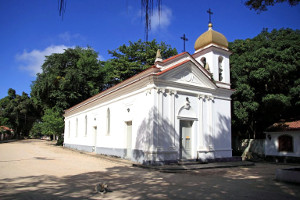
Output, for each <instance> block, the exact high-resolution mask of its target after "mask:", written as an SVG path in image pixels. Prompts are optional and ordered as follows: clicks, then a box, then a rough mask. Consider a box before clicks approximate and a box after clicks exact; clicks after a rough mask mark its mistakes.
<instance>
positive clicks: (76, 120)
mask: <svg viewBox="0 0 300 200" xmlns="http://www.w3.org/2000/svg"><path fill="white" fill-rule="evenodd" d="M77 136H78V118H76V137H77Z"/></svg>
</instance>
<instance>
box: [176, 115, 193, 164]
mask: <svg viewBox="0 0 300 200" xmlns="http://www.w3.org/2000/svg"><path fill="white" fill-rule="evenodd" d="M193 122H194V121H190V120H180V137H179V140H180V141H179V145H180V146H179V158H180V159H191V158H192V127H193Z"/></svg>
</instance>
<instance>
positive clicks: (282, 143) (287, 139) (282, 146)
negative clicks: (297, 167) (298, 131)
mask: <svg viewBox="0 0 300 200" xmlns="http://www.w3.org/2000/svg"><path fill="white" fill-rule="evenodd" d="M278 144H279V146H278V151H287V152H293V151H294V148H293V137H292V136H290V135H281V136H279V137H278Z"/></svg>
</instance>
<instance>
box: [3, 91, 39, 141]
mask: <svg viewBox="0 0 300 200" xmlns="http://www.w3.org/2000/svg"><path fill="white" fill-rule="evenodd" d="M0 111H1V112H0V120H1V125H4V126H8V127H11V128H12V129H13V130H14V132H15V133H16V135H17V136H20V135H21V133H22V136H28V133H29V131H30V129H31V127H32V124H33V122H34V121H35V120H36V118H37V117H38V115H37V113H36V112H35V111H36V109H35V105H34V103H33V102H32V100H31V99H30V97H29V96H28V94H26V93H25V92H23V93H22V96H20V95H17V94H16V91H15V90H14V89H12V88H10V89H9V90H8V96H6V97H4V98H2V99H1V100H0Z"/></svg>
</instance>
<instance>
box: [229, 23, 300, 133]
mask: <svg viewBox="0 0 300 200" xmlns="http://www.w3.org/2000/svg"><path fill="white" fill-rule="evenodd" d="M229 48H230V50H231V51H233V54H232V56H231V77H232V81H231V82H232V88H234V89H236V92H235V93H234V94H233V96H232V100H233V107H232V108H233V130H234V131H235V132H241V133H248V134H250V137H254V136H255V135H256V136H257V134H260V133H262V131H264V130H265V128H266V127H268V126H269V125H271V124H272V123H274V122H276V121H278V120H280V119H289V118H297V117H298V116H299V113H300V96H299V95H300V52H299V49H300V31H299V30H291V29H280V30H273V31H271V32H268V30H267V29H264V30H263V31H262V32H261V33H260V34H259V35H258V36H256V37H254V38H253V39H246V40H235V41H234V42H232V43H230V45H229Z"/></svg>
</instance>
